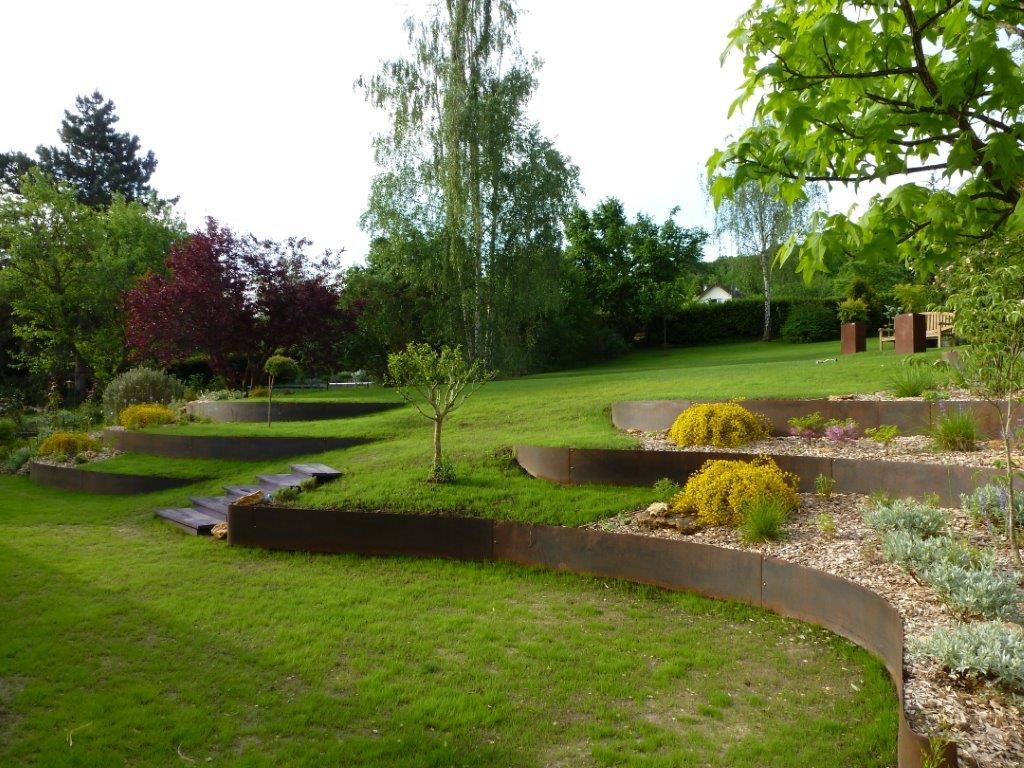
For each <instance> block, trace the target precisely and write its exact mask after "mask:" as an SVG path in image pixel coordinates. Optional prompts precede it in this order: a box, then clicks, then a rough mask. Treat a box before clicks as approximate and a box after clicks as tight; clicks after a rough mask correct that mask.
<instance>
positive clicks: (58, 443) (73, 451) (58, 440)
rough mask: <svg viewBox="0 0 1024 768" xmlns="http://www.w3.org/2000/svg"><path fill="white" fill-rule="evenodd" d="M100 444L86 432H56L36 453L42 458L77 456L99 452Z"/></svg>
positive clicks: (41, 444) (44, 441)
mask: <svg viewBox="0 0 1024 768" xmlns="http://www.w3.org/2000/svg"><path fill="white" fill-rule="evenodd" d="M99 449H100V444H99V442H98V441H97V440H94V439H93V438H91V437H89V435H87V434H86V433H85V432H54V433H53V434H52V435H50V436H49V437H48V438H46V439H45V440H43V442H42V443H40V445H39V450H38V451H36V453H38V454H39V455H40V456H77V455H78V454H79V453H82V452H83V451H98V450H99Z"/></svg>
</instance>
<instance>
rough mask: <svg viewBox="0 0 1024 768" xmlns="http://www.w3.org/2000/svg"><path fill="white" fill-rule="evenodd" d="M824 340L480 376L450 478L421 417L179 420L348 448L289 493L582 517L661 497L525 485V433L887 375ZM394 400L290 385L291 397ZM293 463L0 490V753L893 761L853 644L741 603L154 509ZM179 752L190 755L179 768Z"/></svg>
mask: <svg viewBox="0 0 1024 768" xmlns="http://www.w3.org/2000/svg"><path fill="white" fill-rule="evenodd" d="M835 352H836V350H835V345H815V346H810V347H788V346H786V345H778V344H772V345H759V344H755V345H732V346H728V347H718V348H708V349H700V350H682V351H677V352H673V353H670V354H668V355H663V354H661V353H647V354H642V355H636V356H633V357H631V358H629V359H626V360H623V361H617V362H616V363H613V364H609V365H606V366H599V367H595V368H591V369H587V370H584V371H575V372H569V373H561V374H546V375H543V376H535V377H530V378H525V379H520V380H514V381H497V382H494V383H492V384H490V385H488V386H487V387H485V388H484V389H483V390H481V391H480V392H479V393H478V394H477V395H476V396H475V397H474V399H472V400H471V401H470V402H469V403H468V404H467V405H466V407H465V409H464V410H463V411H460V412H458V413H457V414H455V416H454V417H453V418H452V421H451V423H450V424H449V426H448V428H447V434H446V446H447V450H448V452H449V453H450V455H452V457H453V458H454V459H455V460H456V463H457V467H458V471H459V476H460V479H459V481H458V482H457V483H456V484H454V485H452V486H434V485H429V484H427V483H425V482H423V479H424V477H425V475H426V471H427V463H428V460H429V454H430V445H429V435H430V430H429V424H428V423H427V422H426V421H425V420H423V419H422V418H421V417H420V416H418V415H417V414H415V412H413V411H412V409H410V408H403V409H401V410H396V411H391V412H387V413H383V414H376V415H373V416H369V417H362V418H358V419H345V420H337V421H331V422H318V423H280V424H275V425H274V426H273V427H272V428H270V429H269V430H268V429H267V427H265V426H263V425H258V424H256V425H224V424H196V425H191V426H188V427H184V428H181V429H182V431H187V432H189V433H192V434H256V435H259V434H276V435H286V434H292V435H313V434H317V435H362V436H369V437H374V438H376V440H377V442H376V443H373V444H370V445H367V446H361V447H359V448H354V449H349V450H345V451H336V452H332V453H329V454H324V455H322V456H319V457H316V458H317V460H320V461H325V462H326V463H329V464H333V465H335V466H338V467H339V468H341V469H343V470H344V471H345V472H346V475H345V477H344V478H342V480H341V481H339V482H338V483H335V484H334V485H332V486H327V487H325V488H323V489H321V490H318V491H315V492H313V493H311V494H306V495H304V496H303V497H302V499H303V503H310V502H313V503H316V504H321V505H346V506H360V507H370V508H377V507H388V508H390V509H393V510H422V511H440V512H464V513H470V514H483V515H490V516H493V517H504V518H513V519H520V520H535V521H542V522H553V523H562V524H580V523H583V522H586V521H589V520H595V519H599V518H601V517H604V516H606V515H609V514H612V513H615V512H618V511H621V510H622V509H624V508H627V507H630V506H635V505H637V504H640V503H645V502H646V501H648V500H650V499H653V491H648V490H646V489H635V488H605V487H599V486H590V487H574V488H562V487H559V486H556V485H553V484H549V483H544V482H540V481H537V480H533V479H531V478H528V477H526V476H525V475H523V474H522V472H521V471H520V470H518V469H517V468H516V467H515V466H514V465H513V464H512V462H511V461H510V457H509V454H508V452H507V449H508V447H509V446H511V445H514V444H516V443H525V442H529V443H542V444H554V445H557V444H576V445H589V446H624V447H625V446H630V445H632V444H633V439H632V438H630V437H629V436H626V435H621V434H618V433H616V432H615V431H614V430H613V429H612V427H611V425H610V421H609V417H608V409H609V407H610V404H611V403H612V402H613V401H615V400H618V399H626V398H656V397H695V398H723V399H724V398H728V397H736V396H744V395H745V396H749V397H755V396H780V397H781V396H800V395H804V396H813V395H824V394H827V393H829V392H833V391H835V392H851V391H857V390H865V389H878V388H881V387H883V386H884V383H885V381H886V380H887V379H888V375H889V371H890V370H891V367H892V365H893V364H894V363H895V360H896V359H895V358H894V357H893V356H892V355H889V356H879V355H877V354H871V353H869V354H867V355H859V356H857V357H856V358H841V359H840V360H839V362H837V363H835V364H828V365H820V366H819V365H816V364H815V363H814V360H815V359H817V358H822V357H831V356H834V355H835ZM323 397H331V398H339V399H348V398H353V399H354V398H359V399H377V398H379V397H393V395H392V394H391V393H384V392H366V391H364V390H358V391H342V392H337V391H331V392H315V393H313V392H302V393H301V394H299V395H296V396H295V399H319V398H323ZM287 463H288V462H282V461H274V462H224V461H216V460H205V461H200V460H196V461H189V460H168V459H162V458H157V457H145V456H133V455H124V456H120V457H118V458H116V459H113V460H110V461H109V462H104V463H103V465H97V466H96V467H94V469H97V470H99V469H107V470H108V471H125V472H137V473H147V472H152V473H155V474H164V475H167V474H174V475H176V476H185V477H190V476H205V477H210V478H211V479H210V480H208V481H205V482H204V483H201V484H197V485H196V486H194V487H192V488H189V489H186V490H184V491H183V490H180V489H178V490H172V491H166V492H161V493H158V494H151V495H149V496H144V497H131V498H121V497H89V496H84V495H80V494H73V493H67V492H60V491H54V490H50V489H44V488H38V487H35V486H32V485H31V484H30V483H29V482H28V481H27V480H26V479H24V478H2V477H0V627H2V628H3V629H2V631H0V765H40V766H65V765H67V766H71V765H74V766H91V765H95V766H107V765H120V764H125V765H146V766H149V765H190V764H210V765H232V766H234V765H239V766H279V765H309V766H319V765H366V766H371V765H373V766H377V765H383V766H389V765H393V766H438V765H460V766H476V765H479V766H491V765H517V766H519V765H525V766H532V765H537V766H541V765H545V766H546V765H565V766H568V765H573V766H576V765H582V766H591V765H592V766H605V765H640V764H643V765H652V766H698V765H699V766H772V765H778V766H802V765H806V766H811V765H813V766H823V767H826V768H827V767H828V766H836V767H838V766H850V765H857V766H882V765H891V764H892V763H893V762H894V755H895V733H896V713H897V704H896V699H895V695H894V692H893V690H892V687H891V684H890V683H889V681H888V679H887V677H886V675H885V672H884V670H883V669H882V667H881V665H880V664H879V663H878V662H877V661H875V660H873V659H871V658H870V657H869V656H868V655H867V654H865V653H863V652H861V651H859V650H858V649H856V648H854V647H853V646H851V645H850V644H848V643H846V642H845V641H841V640H839V639H837V638H835V637H834V636H831V635H828V634H827V633H824V632H820V631H817V630H813V629H810V628H809V627H807V626H806V625H801V624H798V623H795V622H790V621H786V620H782V619H779V618H777V617H774V616H772V615H770V614H767V613H764V612H762V611H759V610H755V609H752V608H748V607H743V606H738V605H732V604H725V603H717V602H711V601H706V600H702V599H699V598H696V597H692V596H686V595H673V594H668V593H664V592H661V591H658V590H655V589H649V588H640V587H634V586H630V585H626V584H620V583H615V582H609V581H607V580H594V579H586V578H581V577H573V576H567V575H559V574H553V573H548V572H543V571H527V570H520V569H517V568H514V567H512V566H507V565H500V564H471V563H449V562H443V561H433V560H410V559H394V560H385V559H374V558H367V559H359V558H354V557H318V556H308V555H294V554H283V553H268V552H258V551H245V550H238V549H232V548H228V547H226V546H225V545H224V544H223V543H219V542H213V541H209V540H200V539H193V538H188V537H184V536H181V535H178V534H177V533H176V532H175V531H174V530H172V529H169V528H167V527H166V526H164V525H163V524H161V523H159V522H157V521H155V520H154V519H153V518H152V512H153V510H154V509H155V508H157V507H159V506H167V505H178V504H182V503H184V502H185V500H186V497H187V495H189V494H190V493H193V494H194V493H208V492H213V491H216V489H217V488H219V486H220V485H222V484H224V483H239V482H248V481H250V480H251V479H252V476H253V475H254V474H256V473H258V472H264V471H280V470H281V469H283V468H284V465H285V464H287ZM193 761H194V763H193Z"/></svg>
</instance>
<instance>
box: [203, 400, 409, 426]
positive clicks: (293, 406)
mask: <svg viewBox="0 0 1024 768" xmlns="http://www.w3.org/2000/svg"><path fill="white" fill-rule="evenodd" d="M400 407H401V403H347V402H330V403H289V402H283V403H273V404H271V406H270V413H271V418H272V419H273V420H274V421H325V420H328V419H347V418H351V417H354V416H366V415H367V414H371V413H380V412H381V411H390V410H392V409H393V408H400ZM185 408H186V410H187V411H188V413H190V414H192V415H194V416H200V417H203V418H206V419H210V420H212V421H224V422H261V421H266V420H267V404H266V403H265V402H263V403H259V402H252V403H234V402H223V401H215V402H203V401H195V402H191V403H189V404H188V405H187V406H185Z"/></svg>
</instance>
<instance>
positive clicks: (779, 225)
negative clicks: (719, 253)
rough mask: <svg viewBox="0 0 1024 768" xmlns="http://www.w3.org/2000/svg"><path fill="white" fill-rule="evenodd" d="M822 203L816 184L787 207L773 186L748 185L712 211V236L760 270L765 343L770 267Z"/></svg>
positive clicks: (768, 327) (768, 330) (768, 326)
mask: <svg viewBox="0 0 1024 768" xmlns="http://www.w3.org/2000/svg"><path fill="white" fill-rule="evenodd" d="M824 202H825V190H824V188H823V186H822V185H820V184H808V185H807V187H806V188H805V190H804V196H803V197H801V198H800V199H798V200H796V201H794V202H793V203H792V204H788V203H786V202H785V201H784V200H783V199H782V198H781V196H780V195H779V190H778V187H777V186H774V185H768V186H765V185H762V184H761V183H760V182H758V181H748V182H746V183H745V184H742V185H740V186H739V187H737V188H736V189H734V190H733V193H732V195H731V196H730V197H728V198H725V199H723V200H722V201H721V203H720V204H719V205H718V206H717V208H716V209H715V232H716V234H718V235H719V237H722V236H723V235H724V236H726V237H727V238H728V240H729V241H730V242H731V244H732V246H733V247H734V248H735V249H736V251H737V254H738V255H744V256H754V257H756V259H757V262H758V265H759V266H760V278H761V281H760V282H761V285H760V292H761V295H762V296H763V297H764V333H763V335H762V338H763V339H764V340H765V341H768V340H769V339H770V338H771V337H772V267H773V265H774V263H775V257H776V255H777V253H778V250H779V247H780V246H781V245H782V244H783V243H784V242H785V241H786V240H787V239H789V237H790V235H800V234H803V233H804V232H806V231H807V230H808V226H809V223H810V217H811V214H812V213H814V212H815V211H816V210H817V209H819V208H820V207H822V205H823V204H824Z"/></svg>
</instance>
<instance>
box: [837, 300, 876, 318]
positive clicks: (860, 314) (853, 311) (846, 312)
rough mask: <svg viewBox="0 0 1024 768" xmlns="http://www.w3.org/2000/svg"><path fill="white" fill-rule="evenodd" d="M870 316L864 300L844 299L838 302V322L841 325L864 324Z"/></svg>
mask: <svg viewBox="0 0 1024 768" xmlns="http://www.w3.org/2000/svg"><path fill="white" fill-rule="evenodd" d="M870 316H871V310H870V308H869V307H868V303H867V302H866V301H864V299H853V298H850V299H844V300H843V301H841V302H839V322H841V323H866V322H867V321H868V318H869V317H870Z"/></svg>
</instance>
